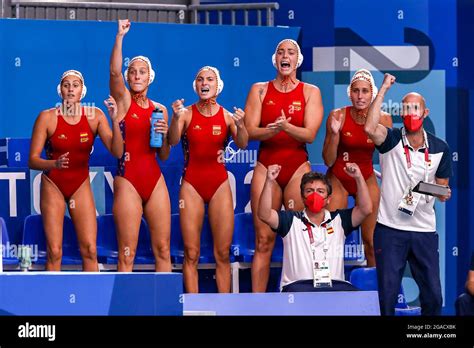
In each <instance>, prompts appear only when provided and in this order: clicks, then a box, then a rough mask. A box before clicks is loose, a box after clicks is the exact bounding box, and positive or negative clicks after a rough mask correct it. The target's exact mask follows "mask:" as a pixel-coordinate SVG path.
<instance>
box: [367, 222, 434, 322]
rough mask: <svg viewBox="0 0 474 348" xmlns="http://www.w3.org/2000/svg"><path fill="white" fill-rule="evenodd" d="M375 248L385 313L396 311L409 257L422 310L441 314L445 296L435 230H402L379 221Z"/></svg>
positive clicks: (431, 313)
mask: <svg viewBox="0 0 474 348" xmlns="http://www.w3.org/2000/svg"><path fill="white" fill-rule="evenodd" d="M374 249H375V261H376V264H377V281H378V288H379V301H380V312H381V314H382V315H394V314H395V309H394V308H395V304H396V302H397V296H398V292H399V290H400V285H401V282H402V277H403V273H404V271H405V266H406V263H407V261H408V264H409V265H410V270H411V273H412V275H413V278H414V279H415V282H416V284H417V285H418V287H419V288H420V304H421V314H422V315H440V314H441V306H442V302H443V299H442V295H441V281H440V279H439V254H438V234H437V233H436V232H410V231H401V230H397V229H394V228H390V227H388V226H385V225H382V224H379V223H377V225H376V226H375V231H374Z"/></svg>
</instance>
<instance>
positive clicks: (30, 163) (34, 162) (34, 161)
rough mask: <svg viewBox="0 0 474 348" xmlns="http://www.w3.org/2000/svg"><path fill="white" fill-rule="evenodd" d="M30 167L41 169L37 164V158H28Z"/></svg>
mask: <svg viewBox="0 0 474 348" xmlns="http://www.w3.org/2000/svg"><path fill="white" fill-rule="evenodd" d="M28 168H30V169H33V170H41V168H39V166H38V165H37V164H36V160H35V158H32V157H30V158H28Z"/></svg>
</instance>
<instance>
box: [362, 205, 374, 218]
mask: <svg viewBox="0 0 474 348" xmlns="http://www.w3.org/2000/svg"><path fill="white" fill-rule="evenodd" d="M362 212H363V213H364V215H365V216H367V215H370V214H372V213H373V212H374V206H373V204H372V201H370V202H369V203H367V204H365V206H364V209H363V211H362Z"/></svg>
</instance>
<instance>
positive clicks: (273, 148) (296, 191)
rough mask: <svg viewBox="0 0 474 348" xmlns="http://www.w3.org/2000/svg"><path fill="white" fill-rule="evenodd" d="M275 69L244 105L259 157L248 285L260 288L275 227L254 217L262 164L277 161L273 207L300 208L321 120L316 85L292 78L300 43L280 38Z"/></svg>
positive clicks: (252, 196)
mask: <svg viewBox="0 0 474 348" xmlns="http://www.w3.org/2000/svg"><path fill="white" fill-rule="evenodd" d="M272 58H273V65H274V66H275V68H276V69H277V76H276V78H275V80H273V81H269V82H259V83H255V84H254V85H253V86H252V88H251V89H250V92H249V95H248V97H247V104H246V106H245V114H246V115H247V116H246V121H245V124H246V127H247V130H248V132H249V138H250V140H258V141H260V150H259V155H258V162H257V164H256V166H255V169H254V172H253V178H252V183H251V188H250V200H251V207H252V213H253V220H254V226H255V234H256V240H255V255H254V258H253V262H252V290H253V291H254V292H264V291H266V288H267V283H268V277H269V274H270V259H271V256H272V251H273V247H274V245H275V233H274V232H272V231H271V230H270V228H269V227H268V225H266V224H265V223H264V222H262V221H261V220H260V219H259V218H258V212H257V209H258V201H259V199H260V194H261V192H262V189H263V185H264V183H265V178H266V173H267V168H268V166H269V165H271V164H279V165H281V167H282V168H281V172H280V175H279V176H278V184H279V185H278V186H275V192H274V193H273V197H275V200H274V202H273V206H272V208H273V209H277V210H279V209H280V208H281V205H282V204H284V206H285V209H291V210H303V209H304V206H303V202H302V201H301V195H300V182H301V177H302V176H303V174H305V173H307V172H309V171H311V166H310V163H309V162H308V154H307V152H306V144H307V143H312V142H313V141H314V139H315V137H316V133H317V132H318V130H319V127H320V126H321V122H322V120H323V103H322V100H321V93H320V91H319V88H318V87H316V86H313V85H310V84H307V83H303V82H300V81H298V80H297V79H296V69H297V68H298V67H299V66H300V65H301V63H302V62H303V55H302V54H301V50H300V47H299V46H298V44H297V43H296V41H294V40H290V39H286V40H283V41H281V42H280V43H279V44H278V45H277V47H276V50H275V54H274V55H273V57H272Z"/></svg>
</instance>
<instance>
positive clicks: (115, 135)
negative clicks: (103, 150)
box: [99, 96, 123, 158]
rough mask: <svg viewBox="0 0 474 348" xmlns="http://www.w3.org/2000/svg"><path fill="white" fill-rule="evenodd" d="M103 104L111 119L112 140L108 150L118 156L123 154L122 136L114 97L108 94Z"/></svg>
mask: <svg viewBox="0 0 474 348" xmlns="http://www.w3.org/2000/svg"><path fill="white" fill-rule="evenodd" d="M104 104H105V106H106V107H107V110H108V111H109V116H110V119H111V120H112V140H111V145H110V149H109V151H110V152H111V153H112V155H113V156H114V157H116V158H120V157H122V155H123V137H122V132H121V130H120V120H119V118H118V116H117V112H118V111H117V110H118V108H117V102H116V101H115V99H114V97H112V96H109V98H108V99H106V100H104ZM99 135H100V133H99ZM106 146H107V145H106Z"/></svg>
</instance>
